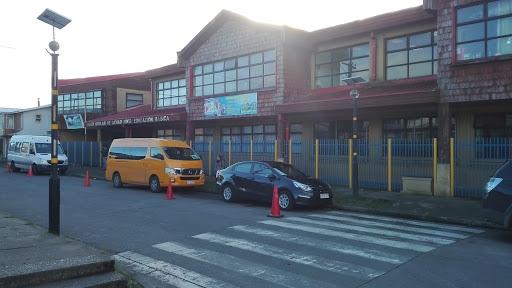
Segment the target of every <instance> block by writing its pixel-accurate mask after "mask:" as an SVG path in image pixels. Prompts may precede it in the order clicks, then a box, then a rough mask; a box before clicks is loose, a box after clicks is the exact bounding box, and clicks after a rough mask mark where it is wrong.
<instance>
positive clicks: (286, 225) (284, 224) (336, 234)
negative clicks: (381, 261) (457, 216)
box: [260, 219, 435, 252]
mask: <svg viewBox="0 0 512 288" xmlns="http://www.w3.org/2000/svg"><path fill="white" fill-rule="evenodd" d="M304 220H307V219H304ZM303 222H305V223H309V224H318V221H317V222H315V221H310V222H307V221H303ZM260 223H263V224H268V225H273V226H278V227H283V228H288V229H294V230H300V231H305V232H310V233H316V234H322V235H327V236H334V237H340V238H345V239H350V240H355V241H360V242H366V243H372V244H377V245H382V246H388V247H393V248H399V249H406V250H412V251H417V252H429V251H432V250H434V249H435V248H434V247H430V246H425V245H418V244H411V243H406V242H400V241H394V240H387V239H382V238H378V237H370V236H366V235H358V234H353V233H347V232H341V231H334V230H329V229H323V228H316V227H311V226H305V225H300V224H294V223H290V222H285V221H276V220H265V221H261V222H260Z"/></svg>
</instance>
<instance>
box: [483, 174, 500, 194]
mask: <svg viewBox="0 0 512 288" xmlns="http://www.w3.org/2000/svg"><path fill="white" fill-rule="evenodd" d="M501 181H503V178H494V177H493V178H491V179H489V182H487V185H486V186H485V192H486V193H489V192H491V191H492V189H494V188H496V186H498V185H499V184H500V183H501Z"/></svg>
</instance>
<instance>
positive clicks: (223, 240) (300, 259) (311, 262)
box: [193, 233, 384, 279]
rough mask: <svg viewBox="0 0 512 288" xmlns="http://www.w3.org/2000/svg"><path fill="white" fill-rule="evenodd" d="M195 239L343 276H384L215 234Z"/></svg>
mask: <svg viewBox="0 0 512 288" xmlns="http://www.w3.org/2000/svg"><path fill="white" fill-rule="evenodd" d="M193 237H194V238H196V239H202V240H206V241H209V242H213V243H217V244H221V245H225V246H230V247H235V248H238V249H242V250H246V251H250V252H253V253H258V254H262V255H266V256H271V257H274V258H278V259H283V260H286V261H292V262H295V263H299V264H303V265H308V266H313V267H315V268H318V269H322V270H327V271H332V272H337V273H341V274H344V275H348V276H352V277H357V278H359V279H372V278H375V277H377V276H380V275H382V274H384V272H383V271H377V270H374V269H370V268H366V267H362V266H358V265H354V264H350V263H345V262H341V261H335V260H330V259H325V258H322V257H317V256H313V255H307V254H299V253H295V252H291V251H289V250H285V249H279V248H276V247H273V246H269V245H265V244H261V243H257V242H252V241H247V240H244V239H237V238H231V237H225V236H222V235H219V234H215V233H204V234H199V235H196V236H193Z"/></svg>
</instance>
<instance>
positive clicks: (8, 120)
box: [5, 115, 14, 129]
mask: <svg viewBox="0 0 512 288" xmlns="http://www.w3.org/2000/svg"><path fill="white" fill-rule="evenodd" d="M5 129H14V115H7V116H6V117H5Z"/></svg>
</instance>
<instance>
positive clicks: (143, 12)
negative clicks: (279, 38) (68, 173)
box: [0, 0, 423, 108]
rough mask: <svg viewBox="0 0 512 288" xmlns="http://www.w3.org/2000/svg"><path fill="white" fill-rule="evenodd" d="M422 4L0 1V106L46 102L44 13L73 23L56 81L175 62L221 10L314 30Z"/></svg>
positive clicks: (399, 0)
mask: <svg viewBox="0 0 512 288" xmlns="http://www.w3.org/2000/svg"><path fill="white" fill-rule="evenodd" d="M422 3H423V0H391V1H382V0H358V1H347V0H315V1H297V0H293V1H291V0H258V1H241V0H194V1H176V0H174V1H172V0H145V1H133V0H101V1H98V0H87V1H84V0H17V1H1V3H0V93H1V95H0V108H32V107H36V106H37V103H38V99H40V104H41V105H49V104H51V57H50V55H49V54H48V52H47V51H46V49H48V44H49V42H50V41H52V40H53V30H52V26H51V25H48V24H46V23H44V22H42V21H40V20H38V19H37V17H38V16H39V15H40V14H41V13H42V12H43V11H44V10H45V9H46V8H49V9H51V10H53V11H55V12H57V13H58V14H61V15H63V16H66V17H67V18H69V19H71V23H69V24H68V25H67V26H66V27H64V28H63V29H61V30H59V29H55V40H56V41H57V42H59V44H60V49H59V50H58V51H57V53H58V54H59V67H58V69H59V71H58V72H59V75H58V77H59V79H74V78H85V77H94V76H104V75H115V74H125V73H134V72H144V71H147V70H151V69H155V68H159V67H163V66H166V65H170V64H174V63H176V55H177V54H176V52H178V51H180V50H181V49H183V47H185V46H186V45H187V44H188V43H189V42H190V41H191V40H192V39H193V38H194V37H195V36H196V35H197V33H199V32H200V31H201V29H203V28H204V27H205V26H206V25H207V24H208V22H210V21H211V20H212V19H213V18H214V17H215V16H216V15H217V14H218V13H219V12H220V11H221V10H222V9H226V10H229V11H232V12H235V13H238V14H241V15H243V16H245V17H248V18H249V19H251V20H254V21H257V22H263V23H270V24H274V25H287V26H290V27H293V28H297V29H302V30H305V31H314V30H318V29H323V28H327V27H332V26H336V25H340V24H343V23H348V22H352V21H356V20H361V19H365V18H368V17H372V16H375V15H380V14H384V13H387V12H392V11H397V10H401V9H405V8H409V7H415V6H420V5H422Z"/></svg>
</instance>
